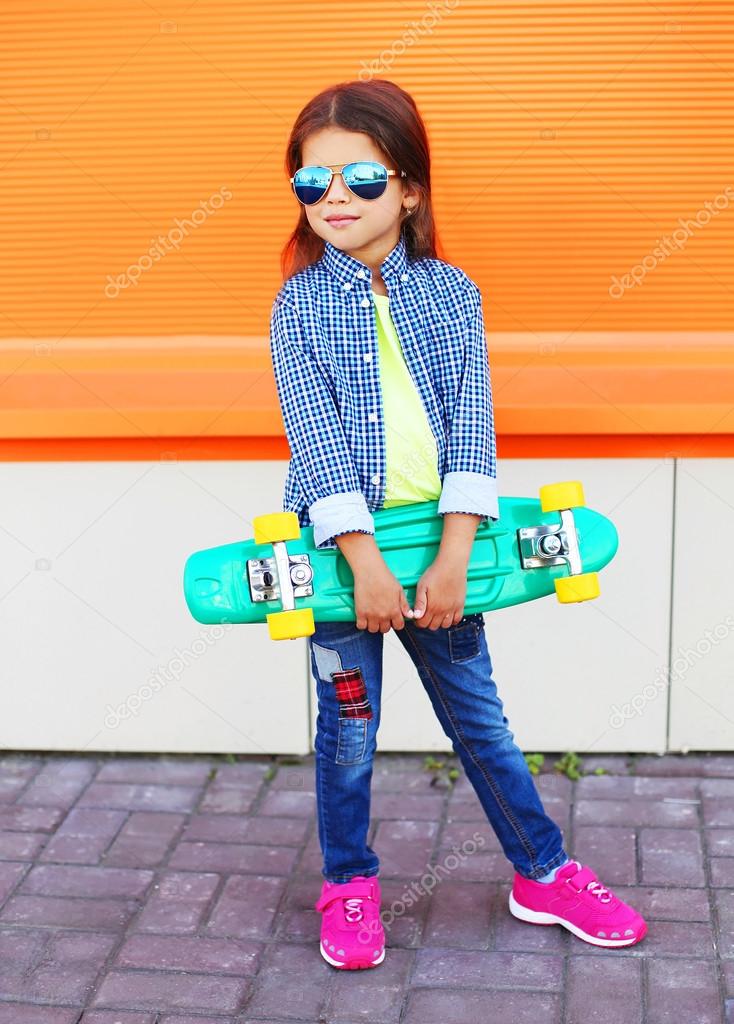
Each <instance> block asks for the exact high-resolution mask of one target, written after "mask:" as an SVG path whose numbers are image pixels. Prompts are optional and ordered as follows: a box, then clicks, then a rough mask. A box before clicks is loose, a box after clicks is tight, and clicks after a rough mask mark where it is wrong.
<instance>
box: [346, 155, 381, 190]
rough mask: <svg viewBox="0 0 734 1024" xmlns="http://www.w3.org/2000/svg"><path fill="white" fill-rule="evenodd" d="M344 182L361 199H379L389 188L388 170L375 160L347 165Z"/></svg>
mask: <svg viewBox="0 0 734 1024" xmlns="http://www.w3.org/2000/svg"><path fill="white" fill-rule="evenodd" d="M342 173H343V175H344V181H345V182H346V184H347V186H348V187H349V188H350V189H351V190H352V192H354V194H355V196H359V198H360V199H378V198H379V197H380V196H381V195H382V193H383V192H384V191H385V189H386V188H387V169H386V168H385V167H383V165H382V164H378V163H376V162H375V161H373V160H363V161H361V162H360V163H355V164H347V166H346V167H345V168H344V170H343V172H342Z"/></svg>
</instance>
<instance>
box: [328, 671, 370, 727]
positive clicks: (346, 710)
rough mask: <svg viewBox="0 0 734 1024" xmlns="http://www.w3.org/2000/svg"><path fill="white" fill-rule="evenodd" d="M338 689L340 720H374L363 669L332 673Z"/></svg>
mask: <svg viewBox="0 0 734 1024" xmlns="http://www.w3.org/2000/svg"><path fill="white" fill-rule="evenodd" d="M331 678H332V679H333V680H334V686H335V687H336V699H337V700H338V701H339V717H340V718H372V706H371V705H370V701H369V697H368V696H367V687H366V686H365V684H364V677H363V676H362V669H361V668H348V669H345V670H344V671H343V672H332V673H331Z"/></svg>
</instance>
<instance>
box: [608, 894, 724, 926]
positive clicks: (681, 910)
mask: <svg viewBox="0 0 734 1024" xmlns="http://www.w3.org/2000/svg"><path fill="white" fill-rule="evenodd" d="M614 892H615V893H616V894H617V896H619V898H620V899H622V900H624V902H625V903H629V904H630V905H631V906H633V907H634V908H635V909H636V910H637V911H639V913H640V914H642V916H643V917H644V918H645V920H646V921H647V920H648V919H653V920H656V921H703V922H705V923H708V922H709V921H710V919H711V911H710V908H709V899H708V894H707V892H706V890H705V889H685V888H680V889H678V888H666V887H664V886H660V887H659V888H658V887H651V886H647V885H640V886H624V885H615V886H614Z"/></svg>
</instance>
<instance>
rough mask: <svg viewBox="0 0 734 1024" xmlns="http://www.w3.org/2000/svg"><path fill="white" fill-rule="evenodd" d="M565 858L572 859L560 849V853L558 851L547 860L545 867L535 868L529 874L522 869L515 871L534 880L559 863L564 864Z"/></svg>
mask: <svg viewBox="0 0 734 1024" xmlns="http://www.w3.org/2000/svg"><path fill="white" fill-rule="evenodd" d="M567 860H573V858H572V857H571V856H570V854H567V853H566V852H565V851H563V850H562V851H561V853H559V854H558V855H557V856H556V857H554V858H553V859H552V860H549V861H548V864H547V865H546V867H544V868H536V869H535V871H533V873H532V874H530V875H526V874H524V873H523V872H522V871H518V872H517V873H518V875H522V877H523V878H528V879H530V881H531V882H534V881H536V879H538V878H542V877H543V875H547V874H548V872H549V871H552V870H553V868H557V867H558V866H559V864H564V863H565V862H566V861H567ZM515 870H516V871H517V868H515Z"/></svg>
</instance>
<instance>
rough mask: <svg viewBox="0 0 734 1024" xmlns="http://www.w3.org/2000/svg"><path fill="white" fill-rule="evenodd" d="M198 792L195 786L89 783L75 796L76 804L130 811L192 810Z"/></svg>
mask: <svg viewBox="0 0 734 1024" xmlns="http://www.w3.org/2000/svg"><path fill="white" fill-rule="evenodd" d="M200 795H201V790H200V789H199V788H198V787H196V786H154V785H147V786H146V785H135V784H133V783H126V782H93V783H92V784H91V785H90V786H89V787H88V788H87V790H86V791H85V792H84V793H83V794H82V796H81V797H80V798H79V803H78V806H79V807H113V808H114V807H120V808H125V809H127V810H130V811H193V809H194V807H195V806H196V803H197V801H198V799H199V797H200Z"/></svg>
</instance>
